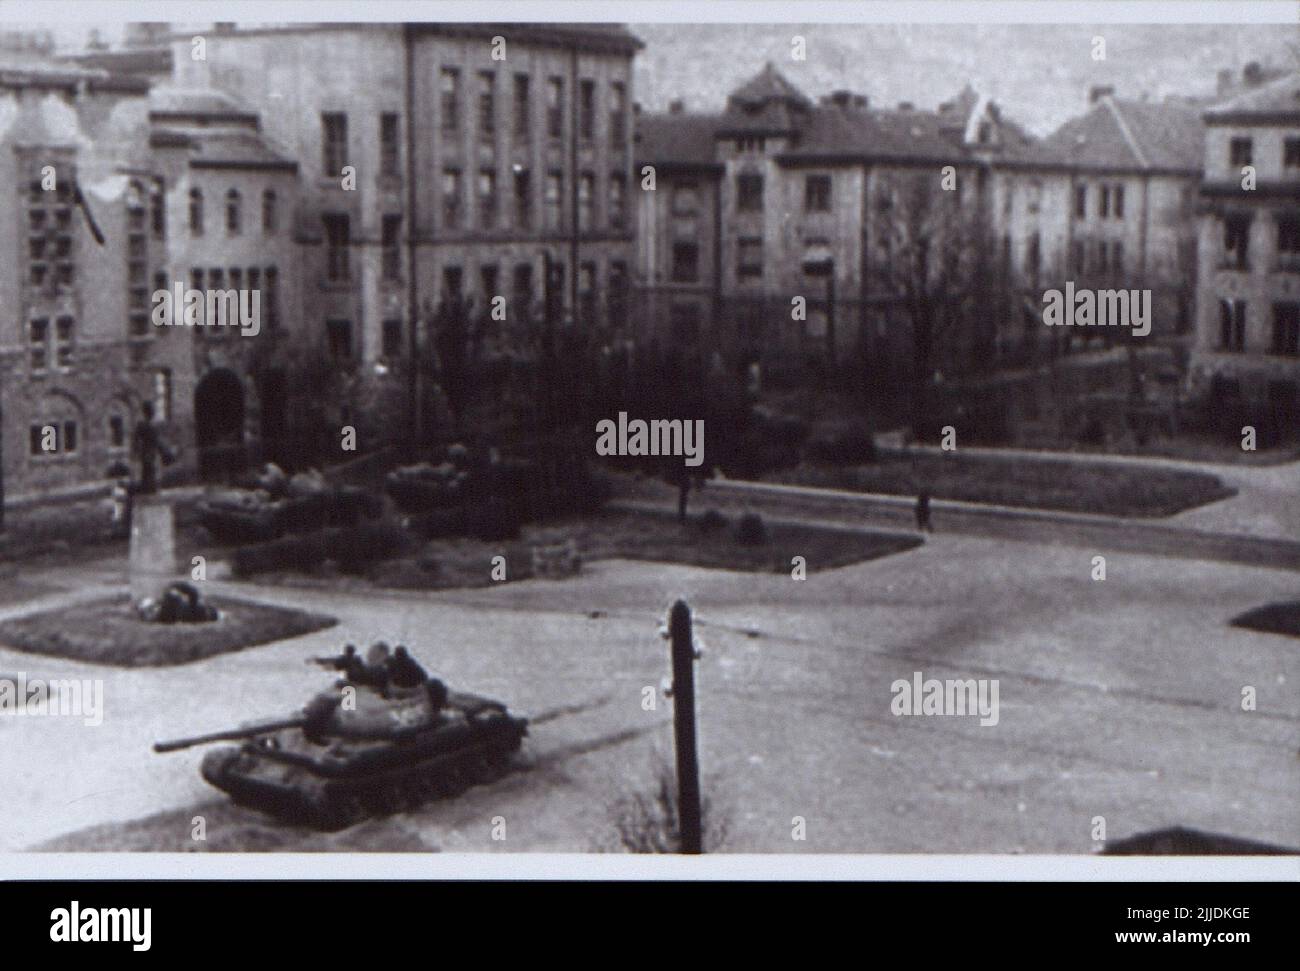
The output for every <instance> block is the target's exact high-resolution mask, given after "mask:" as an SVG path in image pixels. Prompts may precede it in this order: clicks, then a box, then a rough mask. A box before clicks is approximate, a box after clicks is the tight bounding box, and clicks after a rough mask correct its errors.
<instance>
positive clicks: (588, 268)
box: [578, 263, 596, 323]
mask: <svg viewBox="0 0 1300 971" xmlns="http://www.w3.org/2000/svg"><path fill="white" fill-rule="evenodd" d="M578 308H579V313H580V314H581V318H582V320H583V321H584V322H586V323H595V322H596V264H595V263H582V264H579V266H578Z"/></svg>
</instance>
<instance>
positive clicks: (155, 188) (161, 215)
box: [149, 179, 167, 239]
mask: <svg viewBox="0 0 1300 971" xmlns="http://www.w3.org/2000/svg"><path fill="white" fill-rule="evenodd" d="M149 210H150V214H151V220H150V221H151V222H152V223H153V238H154V239H163V238H165V237H166V235H167V198H166V196H165V194H164V193H163V183H162V179H154V180H153V185H152V186H151V187H150V189H149Z"/></svg>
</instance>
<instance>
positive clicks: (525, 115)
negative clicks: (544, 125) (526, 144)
mask: <svg viewBox="0 0 1300 971" xmlns="http://www.w3.org/2000/svg"><path fill="white" fill-rule="evenodd" d="M530 83H531V82H530V80H529V77H528V75H527V74H516V75H515V138H516V139H517V140H519V141H527V140H528V136H529V134H530V133H531V132H532V130H533V124H532V122H533V105H532V91H531V89H530V87H529V85H530Z"/></svg>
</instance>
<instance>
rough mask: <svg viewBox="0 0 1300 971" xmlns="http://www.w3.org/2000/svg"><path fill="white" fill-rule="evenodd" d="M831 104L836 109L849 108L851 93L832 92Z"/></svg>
mask: <svg viewBox="0 0 1300 971" xmlns="http://www.w3.org/2000/svg"><path fill="white" fill-rule="evenodd" d="M831 104H833V105H835V107H837V108H847V107H849V106H850V105H851V104H853V92H852V91H844V90H839V91H832V92H831Z"/></svg>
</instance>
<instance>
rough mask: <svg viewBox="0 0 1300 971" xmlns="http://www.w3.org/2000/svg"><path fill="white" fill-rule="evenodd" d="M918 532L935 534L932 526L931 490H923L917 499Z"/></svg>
mask: <svg viewBox="0 0 1300 971" xmlns="http://www.w3.org/2000/svg"><path fill="white" fill-rule="evenodd" d="M916 530H917V532H918V533H933V532H934V527H933V526H931V525H930V490H928V489H922V490H921V492H920V494H918V495H917V497H916Z"/></svg>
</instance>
